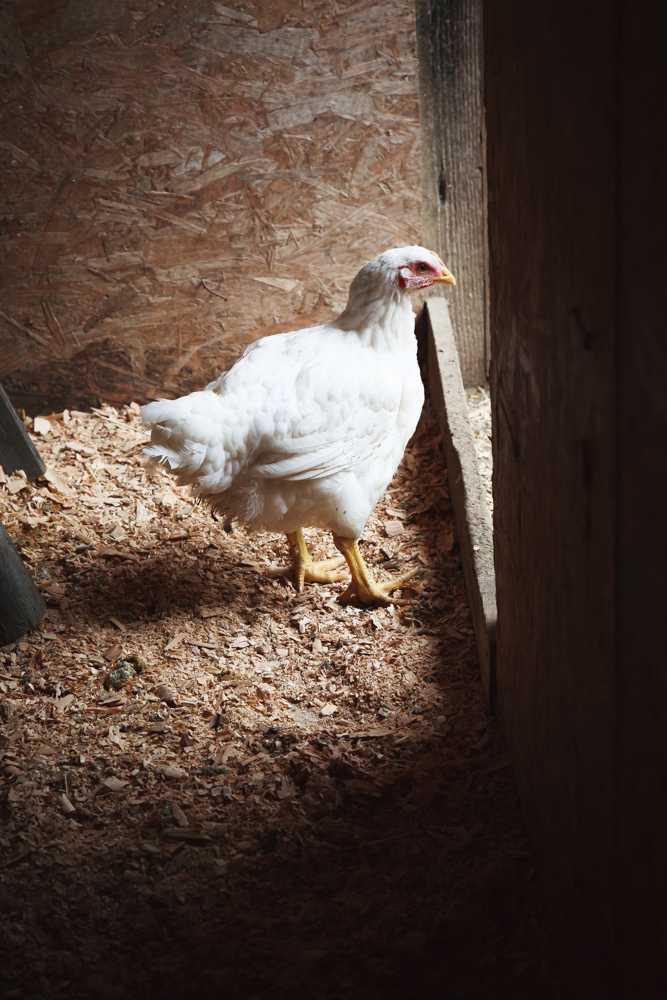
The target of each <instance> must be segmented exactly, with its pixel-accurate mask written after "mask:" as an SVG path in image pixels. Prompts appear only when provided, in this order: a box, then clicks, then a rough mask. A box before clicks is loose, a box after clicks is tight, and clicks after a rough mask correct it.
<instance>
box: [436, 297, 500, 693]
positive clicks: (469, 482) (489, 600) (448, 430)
mask: <svg viewBox="0 0 667 1000" xmlns="http://www.w3.org/2000/svg"><path fill="white" fill-rule="evenodd" d="M424 313H425V320H426V334H427V339H428V381H429V389H430V392H431V403H432V405H433V407H434V409H435V412H436V415H437V418H438V423H439V424H440V430H441V432H442V442H443V447H444V450H445V458H446V460H447V477H448V479H449V492H450V494H451V498H452V507H453V508H454V517H455V519H456V530H457V533H458V539H459V546H460V548H461V559H462V562H463V572H464V574H465V581H466V588H467V591H468V599H469V601H470V610H471V612H472V619H473V627H474V630H475V641H476V643H477V655H478V657H479V669H480V674H481V678H482V686H483V688H484V694H485V696H486V702H487V706H488V708H489V709H491V708H492V707H493V702H494V697H495V662H496V581H495V574H494V568H493V528H492V526H491V515H490V513H489V508H488V506H487V503H486V494H485V490H484V485H483V483H482V477H481V476H480V472H479V464H478V461H477V453H476V451H475V438H474V435H473V432H472V428H471V426H470V421H469V420H468V403H467V399H466V394H465V389H464V388H463V381H462V379H461V368H460V365H459V358H458V353H457V350H456V342H455V339H454V331H453V329H452V323H451V320H450V318H449V310H448V308H447V303H446V301H445V300H444V299H441V298H433V299H429V300H428V302H427V303H426V305H425V306H424Z"/></svg>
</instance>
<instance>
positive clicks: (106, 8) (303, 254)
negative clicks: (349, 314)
mask: <svg viewBox="0 0 667 1000" xmlns="http://www.w3.org/2000/svg"><path fill="white" fill-rule="evenodd" d="M0 39H1V41H0V80H1V85H2V89H3V92H4V94H5V98H4V100H3V104H2V108H1V109H0V133H1V135H2V140H1V141H0V176H1V178H2V191H3V203H4V204H3V207H2V219H1V221H0V253H1V254H2V266H3V276H4V281H3V286H2V289H1V290H0V379H2V381H3V384H4V385H5V387H6V389H7V391H8V393H9V395H10V396H11V398H12V400H13V402H14V403H15V405H19V406H23V407H24V408H25V409H26V410H27V411H28V412H30V413H37V412H44V411H45V410H46V411H48V410H49V409H62V407H63V406H70V407H71V406H78V407H83V406H85V405H88V404H90V403H93V404H96V403H99V402H100V401H104V400H106V401H109V402H115V403H120V402H126V401H128V400H132V399H135V400H138V401H140V402H143V401H145V400H147V399H150V398H153V397H154V396H156V395H158V394H159V395H166V396H175V395H178V394H180V393H182V392H186V391H190V390H192V389H195V388H199V387H201V386H202V385H203V384H205V383H206V382H207V381H208V380H209V379H210V378H211V377H213V376H214V375H215V374H216V373H217V372H218V371H220V370H221V369H224V368H226V367H228V366H229V364H230V362H231V361H233V360H234V359H235V358H236V357H237V356H238V355H239V354H240V353H241V351H242V350H243V348H244V346H245V345H246V344H247V343H248V342H249V341H251V340H252V339H254V338H256V337H257V336H261V335H264V334H270V333H275V332H280V331H282V330H286V329H293V328H294V327H295V326H298V327H303V326H308V325H310V324H313V323H317V322H323V321H326V320H327V319H330V318H331V317H332V316H333V315H335V313H336V312H338V311H339V310H340V309H341V308H342V307H343V306H344V304H345V299H346V289H347V285H348V283H349V280H350V279H351V278H352V277H353V276H354V274H355V273H356V271H357V270H358V268H359V266H360V264H361V263H363V262H364V261H365V260H368V259H369V258H370V257H373V256H374V255H375V254H376V253H378V252H380V251H381V250H383V249H386V248H387V247H390V246H396V245H402V244H409V243H416V242H419V238H420V198H421V195H420V173H419V163H420V150H419V113H418V98H417V64H416V54H415V29H414V8H413V4H412V2H411V0H379V2H378V0H352V2H349V3H346V4H340V3H336V2H334V0H275V2H272V3H270V4H267V3H261V2H259V0H258V2H255V3H252V2H239V0H227V3H226V4H225V5H222V4H219V3H216V2H214V0H174V2H168V3H158V2H156V0H114V2H108V0H105V2H104V3H102V2H98V0H69V2H67V3H64V4H63V3H47V4H44V3H43V2H40V0H27V2H20V3H19V2H10V3H7V4H5V5H4V6H3V9H2V11H1V12H0Z"/></svg>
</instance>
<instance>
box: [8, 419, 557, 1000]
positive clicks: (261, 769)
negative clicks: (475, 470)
mask: <svg viewBox="0 0 667 1000" xmlns="http://www.w3.org/2000/svg"><path fill="white" fill-rule="evenodd" d="M35 426H36V429H37V430H38V431H40V432H41V433H38V434H36V435H35V439H36V441H37V444H38V447H39V449H40V451H41V452H42V454H43V456H44V458H45V461H46V462H47V465H48V469H47V475H46V477H45V479H44V480H42V481H40V482H38V483H37V484H32V485H29V484H26V483H25V481H17V480H19V479H20V477H12V478H11V479H10V481H9V482H8V483H6V484H4V485H2V486H0V491H1V492H0V515H1V516H2V518H3V520H4V522H5V523H6V525H7V528H8V530H9V531H10V533H11V534H12V537H13V539H14V542H15V544H16V545H17V547H18V548H19V550H20V551H21V553H22V555H23V557H24V559H25V560H26V562H27V564H28V565H29V567H30V570H31V572H32V574H33V576H34V578H35V580H36V581H37V582H38V585H39V587H40V589H41V590H42V592H43V594H44V596H45V598H46V599H47V601H48V612H47V616H46V618H45V619H44V621H43V622H42V623H41V624H40V626H39V627H38V628H36V629H35V630H33V632H31V633H30V634H29V635H28V636H26V637H25V639H24V640H23V641H21V642H19V643H18V644H14V645H13V646H12V647H9V648H5V649H4V650H3V651H2V654H1V655H0V691H1V692H2V694H1V696H0V697H1V698H2V701H1V703H0V711H1V712H2V719H3V722H2V734H1V736H0V758H1V759H0V771H1V772H2V778H1V779H0V802H1V823H0V925H1V926H2V935H3V940H4V941H5V942H6V943H7V945H8V953H7V957H6V958H5V959H4V960H3V963H2V967H1V968H0V982H1V983H2V985H3V987H4V989H5V993H4V995H5V996H7V997H22V998H23V997H25V998H33V997H34V998H37V997H39V998H43V997H61V996H62V997H65V996H67V997H68V998H78V997H82V998H83V997H103V998H106V997H114V998H133V997H153V996H155V997H157V996H160V997H182V998H186V997H192V996H197V997H199V998H207V997H214V996H215V997H216V998H217V997H219V996H221V995H224V996H226V997H232V998H233V997H238V998H244V1000H245V998H247V1000H252V998H282V997H288V996H290V997H291V996H293V995H294V994H295V992H298V993H299V994H300V995H301V996H303V997H307V998H314V1000H315V998H320V997H321V998H323V1000H324V998H329V1000H333V998H334V997H341V998H348V997H349V998H358V1000H362V998H363V1000H368V998H373V997H383V998H392V997H395V998H401V1000H405V998H409V997H417V996H418V997H420V998H428V997H436V996H437V997H448V998H459V997H460V998H463V997H466V998H470V997H480V998H481V997H483V998H489V1000H490V998H508V1000H509V998H512V1000H522V998H525V1000H528V998H531V1000H532V998H540V1000H548V998H549V997H555V996H556V986H555V985H554V981H553V978H552V975H551V973H550V971H549V970H550V958H549V950H548V944H547V939H546V935H545V930H544V923H543V916H542V903H541V897H540V892H539V889H538V887H537V884H536V881H535V879H534V876H533V861H532V858H531V855H530V853H529V850H528V848H527V844H526V841H525V838H524V834H523V830H522V825H521V818H520V812H519V804H518V799H517V796H516V791H515V787H514V781H513V776H512V770H511V767H510V764H509V760H508V758H507V755H506V750H505V746H504V742H503V739H502V736H501V733H500V731H499V729H498V726H497V723H496V721H495V720H494V719H493V718H490V717H489V716H488V715H487V714H486V712H485V709H484V705H483V700H482V695H481V690H480V687H479V679H478V671H477V661H476V654H475V648H474V643H473V634H472V628H471V619H470V612H469V609H468V605H467V600H466V596H465V592H464V585H463V577H462V571H461V566H460V556H459V552H458V545H457V542H456V532H455V528H454V524H453V519H452V512H451V507H450V503H449V491H448V486H447V480H446V471H445V468H444V465H443V461H442V453H441V450H440V446H439V444H438V440H437V439H436V438H435V436H434V435H435V429H434V424H433V423H432V422H429V420H428V413H427V418H426V420H425V421H423V422H422V423H421V424H420V427H419V429H418V432H417V434H416V436H415V439H414V440H413V442H412V443H411V445H410V447H409V448H408V451H407V452H406V455H405V459H404V464H403V465H402V466H401V467H400V469H399V471H398V472H397V475H396V477H395V480H394V482H393V484H392V486H391V488H390V490H389V491H387V494H386V496H385V498H384V499H383V500H382V501H381V503H380V504H379V505H378V508H377V509H376V511H375V514H374V516H373V518H372V519H371V521H370V522H369V525H368V528H367V531H366V533H365V535H364V541H363V543H362V551H363V552H364V555H365V556H366V558H367V559H368V561H369V563H371V564H374V569H375V572H377V573H378V575H379V576H383V575H384V574H385V572H392V573H397V572H399V571H401V570H404V569H407V568H408V567H412V566H418V567H420V569H421V571H422V575H421V578H420V580H419V583H418V589H417V590H416V591H408V590H405V591H404V592H403V596H411V597H413V598H414V600H413V603H412V604H411V605H410V606H409V607H407V608H401V609H393V610H392V609H389V610H387V609H371V610H368V609H363V608H350V607H348V608H343V607H341V606H340V605H339V604H337V602H336V596H337V594H338V593H339V592H340V591H341V590H342V589H343V586H344V585H336V586H319V585H310V586H308V587H307V589H306V592H305V594H304V595H297V594H296V592H295V591H294V589H293V587H292V584H291V581H290V576H289V571H288V570H287V547H286V544H285V541H284V539H283V538H282V537H281V536H276V535H272V534H267V533H263V534H262V533H260V534H258V535H256V536H254V537H249V536H248V535H247V534H246V533H245V532H244V531H243V530H242V529H239V528H236V529H235V530H234V531H233V532H231V533H226V532H224V531H223V530H222V526H221V524H220V523H216V521H215V520H214V519H213V518H212V516H211V514H210V513H209V512H208V511H207V510H205V509H204V508H202V507H200V506H197V505H195V504H193V503H192V501H191V500H190V499H189V497H188V496H187V494H186V492H185V491H183V490H180V489H178V488H177V487H174V485H173V484H172V482H171V481H170V480H169V479H168V478H167V477H166V476H163V475H158V476H156V477H154V478H150V477H148V475H147V474H146V473H145V471H144V469H143V467H142V465H141V461H140V453H141V444H142V441H143V440H144V434H143V433H142V429H141V426H140V423H139V417H138V407H137V406H136V405H135V404H133V405H132V406H129V407H125V408H123V409H122V410H116V409H114V408H112V407H104V408H103V409H102V410H99V411H97V412H95V413H92V414H83V413H67V412H65V413H64V414H59V415H55V416H53V415H52V416H51V417H49V418H48V423H46V424H45V423H44V422H43V421H39V422H38V423H37V424H36V425H35ZM306 534H307V538H308V541H309V543H310V545H311V548H312V551H313V554H314V555H316V556H319V557H326V556H330V555H334V554H335V550H334V548H333V546H332V543H331V541H330V539H329V538H328V537H326V536H324V535H323V534H321V533H316V532H309V533H308V532H307V533H306ZM131 656H135V657H137V658H138V660H134V661H129V662H130V667H129V668H128V667H126V668H125V669H126V670H127V673H128V675H129V676H130V680H129V681H127V682H126V683H125V684H124V685H123V686H121V687H120V688H119V689H115V688H114V686H113V684H111V683H110V682H109V680H108V675H109V674H110V672H111V671H112V670H113V668H114V666H116V667H118V666H119V665H120V664H121V661H123V660H124V658H126V657H131ZM139 660H140V661H144V663H145V667H144V668H143V669H140V664H139V662H138V661H139ZM126 662H127V661H126ZM132 664H134V666H133V665H132ZM135 667H136V668H137V669H136V670H135V669H134V668H135ZM137 671H139V672H137ZM133 673H134V675H132V674H133ZM105 679H106V686H105Z"/></svg>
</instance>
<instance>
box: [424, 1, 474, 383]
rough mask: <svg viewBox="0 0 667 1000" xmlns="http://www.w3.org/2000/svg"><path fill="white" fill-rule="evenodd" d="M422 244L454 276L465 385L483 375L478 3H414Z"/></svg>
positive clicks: (452, 296)
mask: <svg viewBox="0 0 667 1000" xmlns="http://www.w3.org/2000/svg"><path fill="white" fill-rule="evenodd" d="M416 15H417V48H418V57H419V104H420V118H421V130H422V234H423V236H422V238H423V243H424V246H426V247H428V248H429V249H430V250H434V251H435V252H436V253H438V254H440V256H441V257H442V259H443V260H444V261H445V263H446V264H447V266H448V267H449V268H450V269H451V271H452V273H453V274H454V275H455V276H456V282H457V284H456V288H455V289H452V290H451V291H447V292H445V291H444V289H442V288H441V289H439V290H438V291H437V292H435V293H434V294H435V295H436V296H437V295H444V296H445V297H446V298H447V301H448V305H449V312H450V315H451V319H452V326H453V328H454V335H455V338H456V346H457V348H458V353H459V361H460V364H461V375H462V377H463V383H464V385H465V386H476V385H483V384H484V383H485V381H486V376H487V371H488V362H489V358H488V350H487V335H486V328H487V322H486V313H487V308H486V279H485V269H486V268H485V262H486V251H485V245H486V240H485V232H484V141H483V103H482V3H481V0H416Z"/></svg>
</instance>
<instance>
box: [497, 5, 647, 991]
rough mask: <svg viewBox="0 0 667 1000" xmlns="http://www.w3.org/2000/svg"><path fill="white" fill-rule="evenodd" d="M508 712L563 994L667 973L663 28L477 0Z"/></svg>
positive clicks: (500, 654)
mask: <svg viewBox="0 0 667 1000" xmlns="http://www.w3.org/2000/svg"><path fill="white" fill-rule="evenodd" d="M484 18H485V25H484V30H485V93H486V108H487V134H488V145H487V165H488V178H489V240H490V243H489V259H490V297H491V329H492V332H493V340H492V359H493V360H492V399H493V415H494V433H493V445H494V532H495V567H496V578H497V597H498V627H497V696H498V710H499V714H500V717H501V720H502V723H503V726H504V729H505V732H506V735H507V739H508V744H509V747H510V751H511V753H512V756H513V760H514V764H515V767H516V774H517V781H518V785H519V791H520V794H521V798H522V803H523V808H524V813H525V816H526V820H527V823H528V827H529V830H530V835H531V839H532V842H533V847H534V850H535V853H536V857H537V860H538V864H539V868H540V871H541V873H542V876H543V881H544V886H545V889H546V895H547V900H548V905H549V909H550V915H551V920H552V926H553V929H554V940H555V945H556V949H557V953H558V957H559V961H560V969H561V972H562V974H563V979H564V996H567V997H568V998H572V1000H579V998H581V1000H590V998H593V997H595V998H597V997H605V998H614V1000H620V998H623V1000H631V998H632V1000H634V998H637V997H642V1000H653V998H656V1000H657V998H658V997H663V996H665V994H666V993H667V973H666V971H665V962H664V941H665V936H664V935H665V926H666V925H665V913H666V912H667V868H666V865H665V852H664V844H665V840H666V839H667V806H666V803H667V789H666V786H665V774H667V742H666V741H665V732H666V731H667V657H666V656H665V650H664V636H663V633H662V629H661V623H662V620H663V618H664V609H665V606H666V605H667V584H666V580H665V574H664V566H665V561H666V559H667V527H666V521H665V516H664V510H665V507H664V479H665V476H664V447H665V445H664V442H665V440H666V439H667V407H666V406H665V376H666V374H667V340H666V338H665V336H664V319H663V313H664V293H663V285H664V277H663V275H664V269H665V251H664V232H665V224H666V222H667V220H666V219H665V215H666V212H665V194H664V189H663V185H662V183H661V171H662V167H663V165H664V161H665V133H664V120H665V112H666V110H667V109H666V108H665V102H666V100H667V79H666V67H667V52H666V51H665V46H666V41H665V40H666V39H667V26H666V25H665V23H664V22H665V11H664V5H662V9H661V6H660V5H659V4H658V3H654V2H651V0H639V2H637V3H633V4H629V3H625V2H621V3H620V4H618V3H613V2H611V0H586V2H581V0H578V2H576V3H575V2H574V0H567V2H565V4H563V2H560V0H559V2H558V3H556V2H555V0H545V2H543V3H540V4H535V3H532V2H529V0H510V2H509V3H506V4H503V5H498V4H494V3H486V5H485V10H484Z"/></svg>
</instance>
